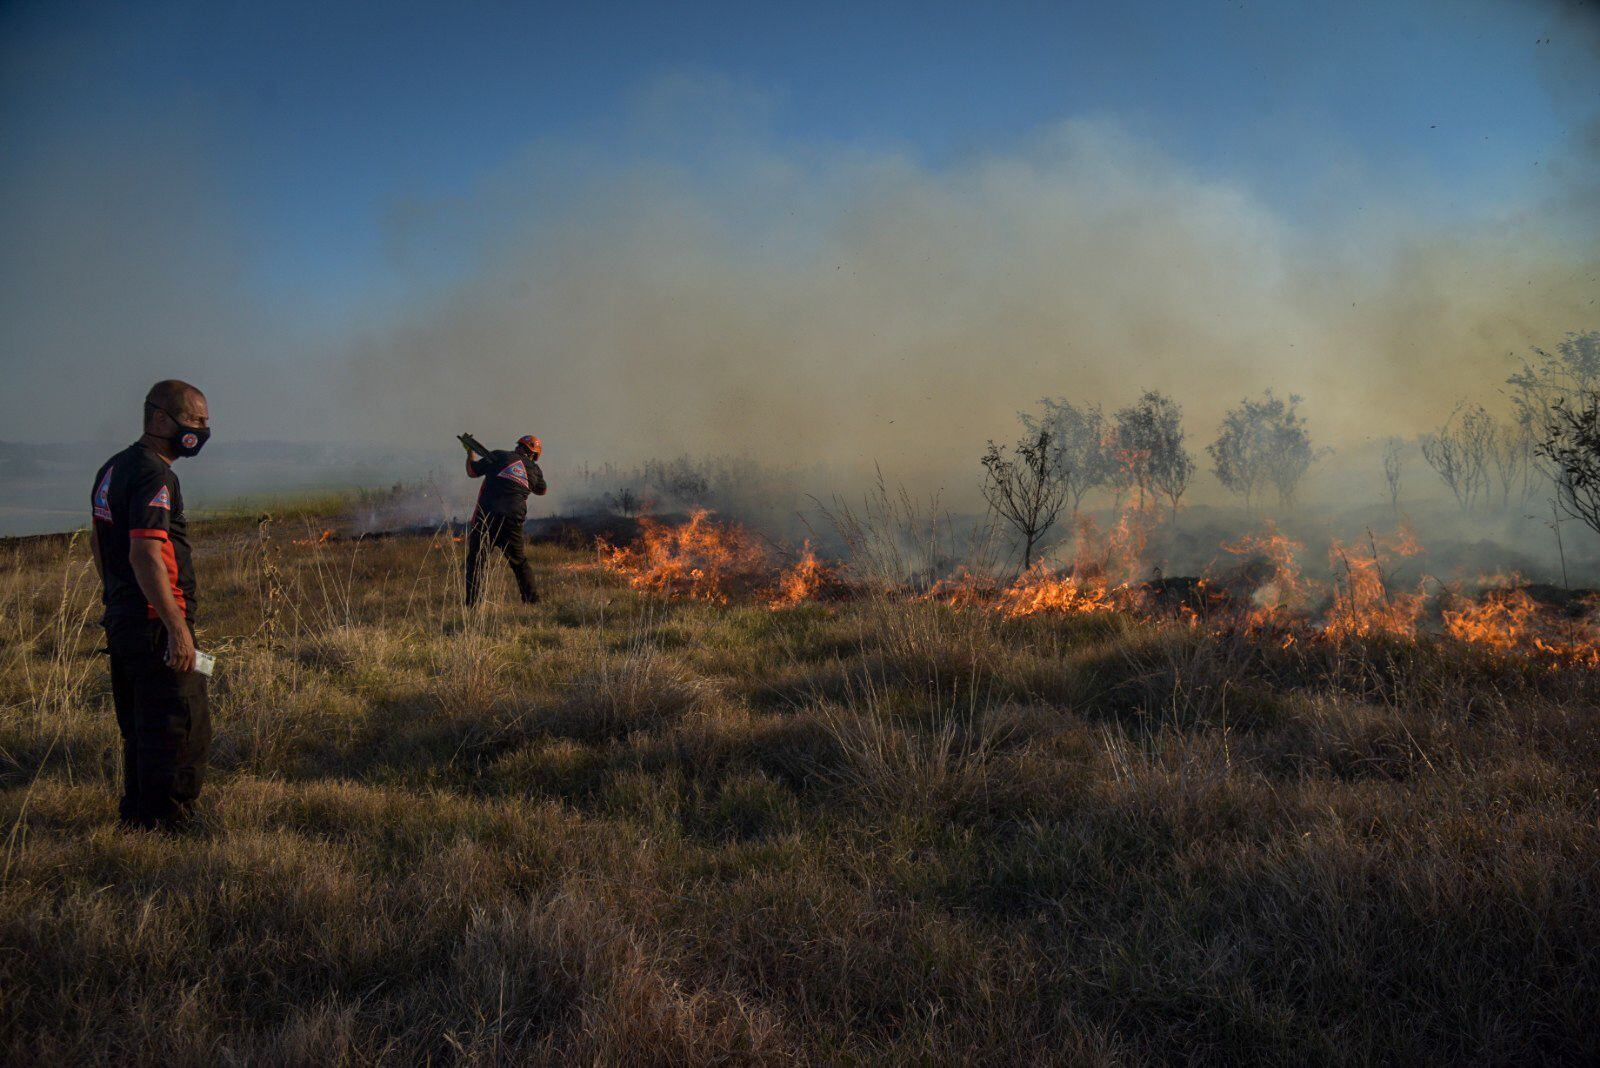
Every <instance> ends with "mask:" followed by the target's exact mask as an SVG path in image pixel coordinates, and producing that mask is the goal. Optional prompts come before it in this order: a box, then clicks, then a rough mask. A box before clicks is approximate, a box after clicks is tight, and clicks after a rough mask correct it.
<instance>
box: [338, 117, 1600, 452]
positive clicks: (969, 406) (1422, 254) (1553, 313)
mask: <svg viewBox="0 0 1600 1068" xmlns="http://www.w3.org/2000/svg"><path fill="white" fill-rule="evenodd" d="M639 141H640V143H639V144H638V145H637V146H636V147H635V149H634V150H632V151H629V152H625V153H623V154H622V158H623V162H620V163H617V162H611V163H608V164H606V165H596V164H595V163H594V162H593V161H592V160H590V159H587V158H584V157H582V156H580V155H578V154H575V153H571V152H563V151H559V150H556V149H553V148H548V147H546V148H542V149H540V150H538V151H534V152H532V153H531V154H530V155H529V156H528V157H527V158H526V159H525V160H523V161H522V162H520V163H519V164H518V165H517V166H516V167H514V168H512V169H510V170H508V171H507V172H506V173H504V174H502V175H500V176H499V177H498V178H497V179H496V180H495V181H494V182H493V183H491V188H489V189H488V190H486V191H484V192H483V193H482V194H481V195H479V196H477V197H476V198H474V199H473V200H472V201H470V202H469V203H466V204H462V205H457V206H456V207H455V208H454V210H453V212H444V213H443V215H442V216H441V215H440V214H439V213H435V215H434V223H433V225H435V226H440V227H444V228H445V229H447V230H451V231H454V232H459V231H460V230H462V229H463V228H464V227H465V225H466V223H467V222H468V221H470V223H471V225H472V228H473V229H474V230H476V231H478V232H482V231H489V232H490V233H491V234H492V236H491V237H489V238H486V239H485V240H484V241H483V242H482V244H481V247H480V248H479V249H478V250H477V259H476V263H477V266H476V267H475V269H474V270H473V271H472V273H471V274H470V276H469V277H468V278H467V279H466V280H464V281H462V282H461V283H459V284H458V285H455V286H453V287H452V288H450V289H449V290H448V291H446V292H443V293H434V294H430V295H427V296H426V297H425V298H422V299H419V302H418V305H419V308H420V310H419V311H417V312H416V313H414V314H410V315H407V316H405V317H404V318H403V319H402V321H400V322H399V323H397V324H395V325H393V326H392V327H390V328H387V329H380V330H378V331H375V332H374V333H372V334H371V335H370V336H368V337H367V338H366V339H365V340H364V341H363V342H362V344H361V346H360V348H359V351H358V353H357V354H356V357H355V359H354V361H353V363H352V365H351V366H352V368H353V371H354V379H353V383H352V389H351V392H350V394H349V395H350V398H351V402H350V404H351V408H352V410H353V411H354V412H355V414H356V417H357V418H358V419H361V420H362V421H363V425H364V426H365V427H366V428H368V429H369V430H370V431H371V432H373V433H376V434H388V435H393V436H395V437H396V438H397V439H406V440H415V435H417V434H418V433H425V434H429V435H433V436H436V437H441V438H442V437H443V436H444V435H446V434H447V433H448V432H450V431H452V430H454V429H455V428H456V427H457V426H458V425H467V424H469V423H471V424H473V425H477V426H480V427H485V428H487V431H486V432H489V433H493V434H496V435H499V436H501V437H505V436H509V435H511V434H512V433H514V432H520V431H521V430H522V429H523V428H529V429H533V430H536V431H537V432H539V433H540V434H541V435H543V436H544V437H545V439H546V441H547V443H548V448H549V450H550V455H551V456H552V459H554V458H556V457H561V456H569V457H570V456H582V457H585V458H590V457H593V458H620V459H625V460H635V459H638V458H641V457H647V456H651V455H657V456H660V455H666V456H671V455H676V454H679V453H700V454H704V453H737V454H744V455H750V456H754V457H756V458H757V459H761V460H766V461H790V460H793V459H794V458H797V457H798V458H803V459H805V460H808V461H809V460H821V461H824V462H828V463H832V464H839V465H846V466H849V465H862V464H865V463H870V462H871V461H872V460H878V461H881V462H883V463H884V464H885V465H886V466H889V467H891V468H893V469H895V470H897V471H899V472H902V473H905V474H906V475H907V476H908V477H920V476H936V475H937V474H938V473H939V472H941V471H948V470H949V469H950V468H951V467H952V466H953V465H954V466H960V467H963V468H966V467H970V465H971V461H972V459H973V458H975V457H976V455H977V454H978V452H979V451H981V448H982V444H983V442H984V440H985V439H986V438H989V437H998V438H1003V437H1006V436H1009V435H1011V434H1013V433H1014V431H1015V427H1016V424H1015V412H1016V410H1017V409H1018V408H1019V407H1023V406H1026V405H1029V404H1031V403H1032V402H1033V401H1034V400H1035V399H1036V398H1038V397H1039V396H1041V395H1045V394H1064V395H1067V396H1070V397H1073V398H1077V399H1084V400H1101V401H1104V402H1106V403H1107V404H1108V405H1115V404H1119V403H1126V402H1127V401H1128V400H1130V399H1132V397H1133V396H1135V395H1136V394H1137V392H1138V391H1139V390H1141V389H1143V388H1159V389H1162V390H1164V391H1166V392H1168V393H1170V394H1172V395H1173V396H1175V397H1176V398H1178V399H1179V400H1180V401H1181V402H1182V403H1183V404H1184V405H1185V408H1186V412H1187V414H1188V418H1189V422H1190V424H1191V427H1192V433H1193V434H1195V435H1196V436H1197V437H1200V438H1204V437H1205V436H1207V435H1209V433H1210V432H1211V430H1212V428H1214V427H1215V425H1216V422H1217V418H1218V417H1219V416H1220V414H1221V412H1222V410H1223V409H1224V408H1225V407H1226V406H1228V405H1230V404H1232V403H1235V402H1237V400H1238V399H1239V398H1240V397H1241V396H1243V395H1245V394H1247V393H1251V394H1254V393H1258V392H1259V391H1260V390H1261V389H1263V388H1265V387H1267V386H1272V387H1275V388H1277V389H1278V390H1280V391H1291V390H1292V391H1296V392H1299V393H1302V394H1304V395H1306V397H1307V398H1308V411H1309V413H1310V414H1311V417H1312V419H1313V424H1314V429H1315V431H1316V432H1317V433H1318V435H1319V437H1320V438H1321V440H1322V441H1323V442H1324V443H1331V444H1335V445H1353V444H1357V443H1359V442H1361V441H1362V440H1364V439H1367V438H1371V437H1373V436H1379V435H1383V434H1391V433H1396V434H1411V433H1415V432H1417V431H1419V430H1421V429H1423V428H1424V427H1429V426H1432V425H1433V424H1434V423H1436V422H1437V421H1438V420H1440V419H1441V418H1443V417H1444V416H1445V415H1446V414H1447V413H1448V412H1449V410H1450V409H1451V407H1452V406H1453V405H1454V404H1455V403H1456V402H1457V401H1458V400H1460V399H1461V398H1462V397H1465V396H1476V397H1479V398H1482V399H1485V400H1489V401H1492V400H1493V399H1494V397H1495V394H1496V390H1497V387H1498V386H1499V384H1500V383H1502V382H1503V380H1504V378H1505V376H1506V374H1507V372H1508V371H1509V370H1510V364H1509V361H1508V359H1507V357H1508V354H1509V353H1512V352H1523V351H1526V350H1527V348H1528V347H1529V346H1530V345H1534V344H1549V343H1551V342H1552V341H1553V340H1554V339H1556V338H1557V337H1559V336H1560V334H1561V333H1562V332H1564V331H1565V330H1568V329H1582V328H1586V327H1587V326H1589V325H1595V324H1594V322H1593V321H1594V320H1596V319H1597V318H1600V314H1597V309H1596V306H1595V305H1594V304H1593V300H1594V297H1595V292H1596V285H1595V281H1594V280H1595V277H1596V275H1597V262H1600V259H1597V257H1596V254H1595V249H1594V247H1593V246H1592V245H1591V244H1588V243H1572V242H1566V241H1564V240H1563V239H1562V238H1561V237H1560V236H1558V235H1557V234H1556V233H1555V229H1556V228H1551V229H1545V228H1542V227H1540V226H1536V225H1534V224H1533V223H1532V222H1531V221H1529V220H1527V219H1525V218H1523V219H1519V218H1516V217H1513V215H1512V213H1507V214H1506V215H1505V216H1502V217H1496V218H1487V219H1482V220H1479V221H1477V222H1475V223H1474V224H1472V225H1471V226H1470V227H1469V228H1467V229H1465V230H1463V229H1460V228H1459V227H1458V228H1456V229H1454V230H1452V231H1451V232H1449V233H1441V232H1436V231H1434V230H1431V229H1429V228H1428V227H1426V226H1424V225H1421V224H1416V223H1412V222H1408V221H1407V216H1406V214H1405V211H1404V207H1405V206H1404V205H1401V204H1398V203H1392V202H1386V201H1385V199H1384V197H1383V194H1382V191H1381V190H1370V189H1369V190H1365V191H1363V199H1362V200H1361V201H1360V202H1359V203H1352V204H1351V205H1350V210H1349V211H1348V212H1347V213H1346V214H1345V215H1344V216H1343V217H1340V218H1337V219H1333V220H1322V222H1321V224H1319V225H1318V226H1317V227H1316V228H1315V229H1308V228H1305V227H1297V226H1295V225H1293V224H1292V223H1291V222H1289V221H1288V220H1287V219H1286V218H1285V217H1284V215H1283V213H1281V212H1279V211H1275V210H1274V209H1273V208H1272V207H1271V206H1270V205H1269V204H1267V203H1266V202H1264V201H1263V200H1262V199H1261V198H1260V197H1258V196H1255V195H1252V193H1251V192H1250V191H1249V190H1248V189H1246V188H1244V187H1242V186H1239V185H1237V184H1233V183H1230V182H1228V181H1225V180H1222V179H1218V178H1214V177H1207V176H1204V175H1201V174H1198V173H1196V172H1194V171H1193V170H1191V169H1188V168H1186V167H1184V166H1183V165H1181V164H1180V163H1178V162H1177V161H1175V160H1173V159H1172V158H1170V157H1169V156H1167V155H1165V154H1164V153H1162V152H1161V151H1160V149H1159V148H1158V147H1157V146H1155V145H1152V144H1150V143H1147V142H1144V141H1141V140H1139V139H1138V138H1135V137H1133V136H1131V135H1130V134H1128V133H1127V132H1126V131H1124V130H1123V129H1121V128H1120V127H1119V126H1118V125H1117V124H1115V123H1113V122H1110V121H1070V122H1065V123H1062V124H1061V125H1059V126H1058V127H1056V128H1054V129H1051V130H1049V131H1047V132H1045V133H1043V134H1041V135H1040V136H1039V137H1038V138H1037V139H1036V140H1035V141H1034V142H1033V143H1032V144H1030V145H1029V146H1027V147H1026V148H1025V149H1021V150H1018V151H1017V152H1015V153H1013V154H1010V155H1005V156H987V157H984V158H979V159H974V160H971V161H968V162H966V163H964V164H960V165H956V166H953V167H948V168H943V169H939V170H933V169H930V168H928V167H925V166H922V165H920V164H919V163H917V162H916V161H914V160H912V159H909V158H906V157H904V156H899V155H894V154H872V153H862V152H845V151H833V152H822V151H816V150H813V149H810V148H807V147H803V146H802V147H796V146H792V145H783V144H778V143H775V142H773V141H772V140H771V139H768V138H765V137H763V136H762V135H761V134H760V132H759V131H758V130H750V129H744V128H735V129H732V130H730V129H728V128H726V126H724V127H721V128H719V129H718V130H717V132H716V133H714V134H712V135H708V136H705V137H703V138H700V139H698V140H696V141H694V142H692V143H690V144H687V145H686V144H684V143H683V142H682V141H678V142H674V143H672V144H671V145H669V146H667V147H668V148H670V149H671V151H670V153H669V152H666V151H663V152H661V153H660V154H659V155H652V154H651V151H650V150H651V149H652V148H659V147H660V146H659V144H657V143H656V142H653V141H651V139H649V138H646V137H643V136H641V137H640V138H639ZM614 158H615V157H613V159H614ZM669 158H670V159H678V160H681V159H684V158H691V159H694V160H696V161H697V162H696V163H695V165H694V166H692V167H684V166H672V165H668V164H667V163H666V162H664V160H666V159H669ZM441 210H442V209H441ZM457 213H458V214H459V219H458V218H457V217H456V215H457ZM414 240H417V241H418V242H422V243H425V241H426V233H425V232H424V233H421V234H419V235H418V236H416V237H415V238H414Z"/></svg>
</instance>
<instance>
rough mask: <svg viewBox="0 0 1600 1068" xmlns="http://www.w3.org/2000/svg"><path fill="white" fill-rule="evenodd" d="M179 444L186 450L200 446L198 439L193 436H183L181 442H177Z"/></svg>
mask: <svg viewBox="0 0 1600 1068" xmlns="http://www.w3.org/2000/svg"><path fill="white" fill-rule="evenodd" d="M179 444H180V445H182V446H183V447H184V448H186V449H192V448H194V447H195V446H196V445H198V444H200V439H199V438H197V437H195V436H194V435H193V434H185V435H184V436H183V438H182V440H181V441H179Z"/></svg>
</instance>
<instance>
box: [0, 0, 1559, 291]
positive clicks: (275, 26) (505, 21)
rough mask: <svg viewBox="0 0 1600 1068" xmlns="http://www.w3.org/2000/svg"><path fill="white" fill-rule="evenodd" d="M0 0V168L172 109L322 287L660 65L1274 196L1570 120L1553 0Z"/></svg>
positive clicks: (1485, 186)
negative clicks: (680, 1) (1096, 128)
mask: <svg viewBox="0 0 1600 1068" xmlns="http://www.w3.org/2000/svg"><path fill="white" fill-rule="evenodd" d="M1335 12H1337V14H1335ZM0 20H3V21H0V35H3V38H4V42H5V43H4V46H3V47H4V52H3V53H0V55H3V57H4V62H3V64H0V70H3V71H4V72H5V73H4V74H3V75H0V79H3V80H0V123H3V125H0V136H3V139H4V146H5V157H6V159H7V161H8V162H7V163H6V164H5V165H4V167H5V170H7V171H12V172H15V170H17V169H19V168H26V167H28V166H29V163H30V160H31V159H33V158H35V157H36V156H38V155H40V154H43V153H49V152H52V151H60V150H62V149H63V148H64V147H65V148H70V147H71V146H72V144H73V142H74V141H77V140H82V141H96V140H100V139H106V138H111V139H117V140H123V141H125V142H128V143H132V144H137V143H138V142H139V140H140V139H141V137H149V138H152V139H159V138H165V137H170V136H174V135H176V134H178V133H179V132H181V135H182V136H184V137H186V138H190V139H192V141H193V145H194V147H195V148H196V150H197V151H198V152H200V153H202V154H203V155H204V157H205V163H206V166H207V167H208V168H210V169H212V171H213V174H212V176H211V180H213V181H214V182H215V183H216V186H217V188H218V189H219V191H220V195H221V196H222V197H223V198H225V200H226V202H227V206H228V209H229V210H230V212H233V213H236V217H237V218H238V220H239V221H240V224H241V227H242V228H243V229H244V230H246V231H247V232H249V233H251V234H252V235H254V240H253V244H254V246H255V249H256V255H257V256H258V257H259V258H260V260H261V262H262V264H263V265H269V266H271V265H275V266H276V267H277V268H278V269H283V270H291V269H299V270H302V271H308V272H309V274H308V280H314V283H315V284H318V285H320V284H322V283H323V282H325V280H326V279H327V278H329V277H343V278H346V279H359V278H360V277H361V275H362V272H363V271H368V270H374V269H378V267H379V265H378V264H377V263H375V262H373V261H374V258H375V255H376V253H377V250H378V248H379V243H380V240H379V239H380V233H379V231H380V227H381V223H382V220H383V218H384V217H385V215H386V213H388V212H389V211H390V210H391V209H392V208H393V206H394V205H395V204H396V202H398V201H403V200H406V199H408V198H415V197H427V196H447V195H449V194H450V193H452V192H453V191H460V190H464V189H466V188H469V187H470V186H471V184H472V183H473V182H474V180H475V179H476V178H477V177H478V176H479V175H481V174H482V173H484V172H485V171H489V170H492V169H493V168H495V167H497V166H499V165H501V164H502V163H504V161H506V160H507V159H508V158H510V157H512V156H514V155H515V154H516V153H517V152H518V151H519V150H521V149H522V148H523V147H524V146H526V145H528V144H529V143H531V142H535V141H538V140H540V139H546V138H554V139H560V140H581V141H585V142H589V143H594V144H600V145H603V144H604V143H605V142H606V140H607V138H608V137H615V136H617V135H618V130H619V127H621V126H623V125H625V124H626V123H627V122H628V120H629V117H630V114H631V109H632V107H633V105H634V102H635V101H636V100H637V99H638V97H639V94H640V93H641V92H642V91H644V90H645V89H646V88H647V87H648V86H650V85H651V84H652V83H654V82H656V81H657V80H658V79H661V78H662V77H665V76H669V75H672V74H675V73H680V72H690V73H693V74H703V75H709V76H716V77H722V78H726V79H728V80H730V81H731V82H732V83H734V84H735V85H737V86H740V87H742V88H745V89H748V90H749V91H751V92H752V93H754V94H758V95H759V96H760V97H761V98H763V99H764V100H765V101H766V112H767V114H766V119H767V121H769V122H770V129H771V132H772V134H773V135H774V136H776V137H778V138H782V139H792V140H796V141H800V142H807V143H843V144H863V145H870V146H875V147H883V146H897V147H901V148H903V149H904V150H905V151H907V152H910V153H913V154H915V155H916V156H918V157H919V158H921V159H923V160H925V161H927V162H928V163H929V164H930V165H932V166H935V167H937V166H939V165H941V164H943V163H946V162H949V161H953V160H959V159H961V158H962V157H966V156H971V155H973V154H979V153H983V152H987V151H991V150H995V149H997V148H1004V147H1006V146H1008V145H1010V144H1012V143H1015V142H1016V141H1018V140H1020V139H1023V138H1026V137H1027V136H1028V135H1029V134H1030V133H1031V132H1032V131H1035V130H1037V129H1038V128H1040V127H1041V126H1044V125H1046V124H1048V123H1051V122H1053V121H1056V120H1059V119H1061V118H1063V117H1069V116H1074V115H1084V114H1089V115H1097V114H1111V115H1115V116H1117V117H1119V118H1120V119H1121V120H1123V121H1124V122H1126V123H1128V124H1129V125H1130V126H1132V127H1133V128H1135V129H1138V130H1140V131H1142V132H1146V133H1148V134H1149V135H1150V136H1151V137H1153V138H1155V139H1156V140H1158V141H1159V142H1160V143H1161V144H1163V145H1164V146H1165V147H1166V148H1167V150H1168V151H1170V152H1172V153H1174V154H1176V155H1177V156H1179V157H1180V158H1182V159H1184V160H1186V161H1188V162H1190V163H1191V164H1192V165H1194V166H1195V167H1196V168H1199V169H1201V170H1202V171H1206V172H1216V173H1221V174H1225V175H1228V176H1230V177H1233V178H1236V179H1238V180H1242V181H1243V182H1245V183H1247V184H1248V185H1250V186H1251V187H1253V188H1254V189H1256V190H1257V191H1258V192H1260V193H1261V194H1262V195H1264V196H1266V197H1268V198H1269V199H1271V200H1273V201H1276V202H1280V203H1283V204H1285V205H1287V206H1288V207H1290V208H1291V209H1298V210H1313V209H1315V208H1316V207H1317V205H1318V199H1317V198H1318V196H1319V194H1320V192H1321V190H1322V189H1323V183H1324V181H1325V178H1326V173H1325V172H1326V168H1327V167H1328V165H1329V163H1330V160H1332V161H1337V162H1339V163H1341V164H1342V165H1360V166H1362V167H1365V168H1370V169H1372V170H1381V171H1384V172H1387V173H1390V174H1392V175H1393V177H1394V181H1395V182H1396V183H1402V184H1404V183H1416V184H1418V185H1419V186H1420V185H1423V184H1426V185H1427V186H1428V187H1429V188H1430V190H1431V195H1430V196H1429V197H1428V199H1427V201H1426V204H1425V205H1424V206H1425V208H1426V210H1429V211H1452V210H1453V211H1461V212H1474V211H1478V210H1482V209H1484V208H1486V207H1492V206H1493V205H1495V204H1497V203H1502V202H1505V201H1507V200H1510V199H1514V198H1515V197H1517V196H1518V195H1519V194H1521V193H1522V192H1523V191H1524V189H1525V187H1526V186H1527V185H1528V184H1529V183H1530V182H1533V181H1536V180H1537V178H1538V172H1537V166H1538V165H1539V162H1540V161H1541V160H1543V159H1548V157H1549V155H1550V153H1551V152H1552V151H1553V150H1554V149H1555V147H1556V146H1557V145H1559V143H1560V142H1561V139H1562V138H1563V137H1564V136H1565V135H1566V134H1567V133H1568V132H1569V130H1568V127H1569V126H1570V124H1571V116H1568V115H1564V114H1562V113H1561V112H1560V111H1559V110H1558V109H1556V108H1554V107H1552V103H1551V97H1550V93H1549V91H1548V90H1547V88H1546V87H1545V86H1544V85H1542V84H1541V82H1540V73H1539V62H1540V49H1541V48H1543V47H1545V46H1544V45H1543V44H1541V43H1539V42H1540V39H1541V38H1542V37H1544V36H1546V35H1547V34H1548V33H1549V32H1550V31H1551V28H1552V19H1551V16H1550V13H1549V12H1548V11H1546V10H1544V9H1542V8H1539V7H1537V6H1533V5H1526V4H1518V3H1474V2H1470V0H1469V2H1464V3H1463V2H1456V3H1448V4H1444V3H1411V4H1407V3H1369V4H1335V5H1330V4H1326V3H1294V4H1263V3H1229V2H1219V3H1203V2H1202V3H1196V2H1192V0H1191V2H1187V3H1182V2H1161V3H1130V4H1099V3H1096V4H993V5H983V6H982V7H981V8H977V7H974V6H973V5H966V4H949V3H931V4H930V3H915V4H862V3H846V4H831V3H806V4H794V5H763V4H750V3H726V4H685V5H676V4H673V5H668V4H659V3H653V4H561V5H548V6H542V7H541V6H538V5H524V4H471V3H437V4H420V3H406V2H389V3H383V4H373V5H363V4H294V3H274V4H259V5H253V6H252V5H243V4H215V3H208V4H189V5H163V4H145V3H139V4H125V3H119V4H92V3H91V4H63V3H27V2H22V3H17V2H13V3H10V4H8V5H6V7H5V12H4V14H0ZM141 123H149V124H151V125H150V127H149V128H144V129H141V127H140V124H141ZM158 143H159V142H158ZM0 173H4V172H0ZM280 281H281V280H280Z"/></svg>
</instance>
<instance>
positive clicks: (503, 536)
mask: <svg viewBox="0 0 1600 1068" xmlns="http://www.w3.org/2000/svg"><path fill="white" fill-rule="evenodd" d="M490 546H493V547H494V548H496V549H499V550H500V551H501V552H502V553H504V554H505V557H506V563H508V564H510V565H511V574H512V576H513V577H514V578H515V579H516V580H517V592H518V593H520V594H521V595H522V601H523V603H524V604H533V603H534V602H535V601H537V600H538V599H539V591H538V590H537V589H536V588H535V587H534V585H533V565H532V564H530V563H528V554H527V548H526V546H525V545H524V543H523V537H522V524H521V523H519V522H517V521H516V520H515V519H512V518H510V517H509V516H503V515H496V514H495V513H493V512H475V513H473V516H472V529H471V530H470V531H469V532H468V533H467V603H468V604H477V603H478V593H479V591H480V589H481V588H482V586H483V557H484V554H485V553H487V552H488V551H489V548H490Z"/></svg>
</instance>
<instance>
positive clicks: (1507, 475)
mask: <svg viewBox="0 0 1600 1068" xmlns="http://www.w3.org/2000/svg"><path fill="white" fill-rule="evenodd" d="M1537 444H1538V443H1537V440H1536V439H1535V436H1534V435H1533V434H1532V433H1531V432H1530V428H1529V427H1528V426H1527V424H1525V423H1523V422H1522V421H1521V420H1513V421H1512V422H1510V423H1502V424H1500V425H1498V426H1496V427H1495V432H1494V435H1493V436H1492V437H1491V438H1490V441H1489V466H1490V468H1491V469H1492V470H1493V471H1494V475H1495V480H1496V481H1497V482H1499V483H1500V507H1501V508H1506V507H1508V506H1509V505H1510V504H1511V488H1512V487H1513V486H1515V485H1516V484H1517V483H1518V481H1519V480H1520V481H1523V482H1524V484H1525V483H1526V479H1525V476H1526V473H1527V468H1528V466H1529V464H1530V463H1532V461H1533V460H1534V458H1535V453H1534V449H1535V448H1536V447H1537Z"/></svg>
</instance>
